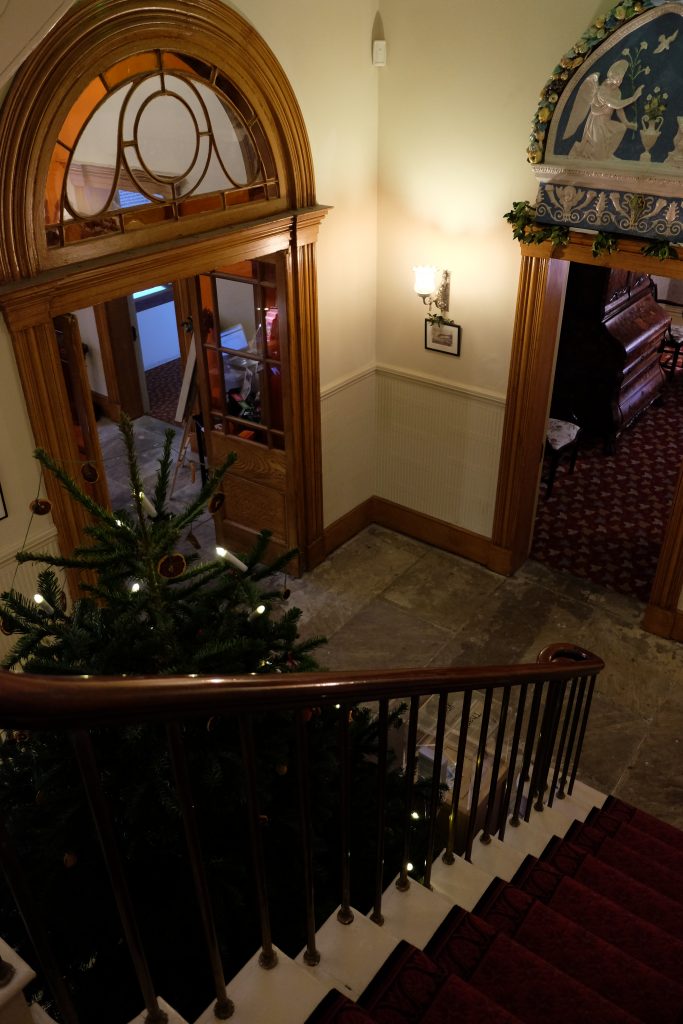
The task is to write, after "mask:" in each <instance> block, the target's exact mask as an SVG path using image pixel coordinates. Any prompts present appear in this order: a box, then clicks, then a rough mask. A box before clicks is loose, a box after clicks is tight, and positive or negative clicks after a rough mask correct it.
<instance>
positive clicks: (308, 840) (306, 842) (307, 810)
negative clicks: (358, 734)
mask: <svg viewBox="0 0 683 1024" xmlns="http://www.w3.org/2000/svg"><path fill="white" fill-rule="evenodd" d="M295 714H296V747H297V759H298V764H299V817H300V820H301V845H302V848H303V857H304V886H305V889H306V949H305V951H304V963H307V964H308V965H309V967H315V965H316V964H319V963H320V953H319V952H318V950H317V949H316V946H315V901H314V893H313V826H312V821H311V791H310V788H309V781H308V733H307V731H306V721H305V719H304V712H303V710H299V711H296V712H295ZM342 714H343V710H342Z"/></svg>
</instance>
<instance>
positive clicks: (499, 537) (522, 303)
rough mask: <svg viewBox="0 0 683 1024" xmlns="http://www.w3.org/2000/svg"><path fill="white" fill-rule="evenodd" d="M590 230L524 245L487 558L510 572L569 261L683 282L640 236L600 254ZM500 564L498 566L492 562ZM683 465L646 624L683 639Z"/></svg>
mask: <svg viewBox="0 0 683 1024" xmlns="http://www.w3.org/2000/svg"><path fill="white" fill-rule="evenodd" d="M592 241H593V239H592V236H588V235H582V234H578V233H574V232H572V234H571V235H570V239H569V242H568V243H567V245H565V246H562V247H559V248H553V247H552V246H551V245H550V243H545V244H543V245H522V246H521V253H522V263H521V268H520V279H519V291H518V297H517V311H516V317H515V326H514V334H513V342H512V356H511V362H510V381H509V387H508V398H507V406H506V414H505V422H504V427H503V445H502V451H501V460H500V473H499V478H498V492H497V498H496V512H495V518H494V527H493V537H492V544H493V545H494V551H495V552H496V554H495V558H494V559H493V560H492V562H490V563H489V564H490V565H491V568H494V569H497V570H498V571H499V572H504V573H513V572H515V570H516V569H518V568H519V567H520V566H521V565H522V564H523V562H524V561H525V560H526V558H527V556H528V554H529V550H530V548H531V541H532V536H533V529H534V518H535V511H536V501H537V497H538V486H539V479H540V472H541V462H542V454H543V444H544V439H545V429H546V422H547V416H548V406H549V402H550V391H551V387H552V378H553V371H554V360H555V351H556V348H557V342H558V337H559V330H560V322H561V318H562V308H563V300H564V289H565V285H566V280H567V273H568V270H569V263H570V262H572V261H573V262H578V263H587V264H591V265H594V266H606V267H618V268H622V269H626V270H634V271H635V270H637V271H641V272H644V273H648V274H653V275H657V274H659V275H662V274H665V275H666V276H668V277H672V278H676V279H679V280H683V266H682V265H681V264H680V263H679V262H678V261H676V260H667V261H666V262H665V263H662V262H661V261H660V260H658V259H655V258H653V257H645V256H643V255H642V252H641V248H642V242H639V241H636V240H627V239H623V240H622V241H621V242H620V245H619V251H618V252H617V253H613V254H612V255H609V256H601V257H599V258H595V257H594V256H593V255H592V253H591V247H592ZM494 563H495V564H494ZM682 590H683V465H682V466H681V471H680V473H679V477H678V482H677V486H676V491H675V494H674V498H673V503H672V507H671V512H670V515H669V520H668V523H667V526H666V530H665V534H664V539H663V542H662V548H661V551H660V555H659V563H658V567H657V574H656V576H655V580H654V583H653V587H652V592H651V594H650V599H649V603H648V605H647V608H646V610H645V615H644V618H643V627H644V628H645V629H647V630H649V631H650V632H653V633H656V634H657V635H659V636H666V637H671V638H672V639H675V640H683V612H681V611H679V610H678V602H679V599H680V595H681V591H682Z"/></svg>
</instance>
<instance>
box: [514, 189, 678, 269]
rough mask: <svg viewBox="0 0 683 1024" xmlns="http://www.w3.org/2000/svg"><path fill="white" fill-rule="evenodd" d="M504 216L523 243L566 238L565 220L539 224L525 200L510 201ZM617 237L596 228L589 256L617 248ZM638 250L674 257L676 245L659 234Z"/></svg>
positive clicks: (658, 256) (556, 242)
mask: <svg viewBox="0 0 683 1024" xmlns="http://www.w3.org/2000/svg"><path fill="white" fill-rule="evenodd" d="M505 220H506V221H507V222H508V224H511V225H512V237H513V238H515V239H517V241H518V242H524V243H525V244H526V245H540V244H541V243H542V242H551V243H552V245H553V246H554V247H558V246H564V245H566V244H567V242H568V241H569V228H568V227H567V226H566V225H565V224H555V225H550V224H539V223H538V222H537V220H536V207H535V206H532V205H531V203H527V202H526V200H521V201H519V202H516V203H513V204H512V209H511V210H508V212H507V213H506V214H505ZM621 237H622V236H621V235H615V234H611V233H610V232H608V231H598V232H596V234H595V238H594V240H593V246H592V249H591V252H592V253H593V256H596V257H597V256H602V255H605V254H609V253H613V252H617V250H618V249H619V240H620V238H621ZM640 251H641V253H642V254H643V256H654V257H655V258H656V259H658V260H677V259H678V246H676V245H675V244H674V243H673V242H668V241H666V240H664V239H660V238H658V239H650V240H649V241H646V243H645V245H643V247H642V248H641V250H640Z"/></svg>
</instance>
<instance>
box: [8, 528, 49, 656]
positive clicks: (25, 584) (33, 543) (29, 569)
mask: <svg viewBox="0 0 683 1024" xmlns="http://www.w3.org/2000/svg"><path fill="white" fill-rule="evenodd" d="M27 548H28V549H29V550H30V551H34V552H36V553H37V552H45V553H47V554H50V555H58V554H59V546H58V544H57V534H56V532H55V530H54V529H51V530H50V531H49V532H45V533H42V534H35V535H34V536H33V537H32V538H31V540H30V542H29V543H28V544H27ZM14 554H15V553H14V551H5V552H0V593H4V592H5V591H6V590H11V589H12V587H14V589H15V590H18V591H20V593H22V594H24V595H25V596H26V597H30V596H31V595H32V594H35V591H36V579H37V577H38V573H39V572H40V570H41V569H43V568H45V567H44V566H43V565H38V564H37V563H35V562H26V563H25V564H24V565H18V564H17V561H16V559H15V557H14ZM57 571H59V570H57ZM13 645H14V637H11V636H5V634H4V633H2V632H0V658H4V656H5V655H6V654H7V652H8V651H9V650H10V649H11V648H12V647H13Z"/></svg>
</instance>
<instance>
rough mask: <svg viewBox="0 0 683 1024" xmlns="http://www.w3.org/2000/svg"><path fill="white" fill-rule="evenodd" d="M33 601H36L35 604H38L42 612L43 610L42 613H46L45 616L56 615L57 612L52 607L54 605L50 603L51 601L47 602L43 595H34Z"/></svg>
mask: <svg viewBox="0 0 683 1024" xmlns="http://www.w3.org/2000/svg"><path fill="white" fill-rule="evenodd" d="M33 600H34V601H35V603H36V604H37V605H38V607H39V608H40V610H41V611H42V612H45V614H46V615H54V613H55V610H54V608H53V607H52V605H51V604H50V602H49V601H47V600H46V599H45V598H44V597H43V595H42V594H34V595H33Z"/></svg>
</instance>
